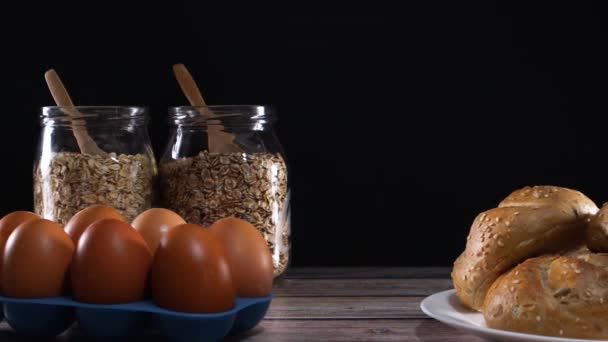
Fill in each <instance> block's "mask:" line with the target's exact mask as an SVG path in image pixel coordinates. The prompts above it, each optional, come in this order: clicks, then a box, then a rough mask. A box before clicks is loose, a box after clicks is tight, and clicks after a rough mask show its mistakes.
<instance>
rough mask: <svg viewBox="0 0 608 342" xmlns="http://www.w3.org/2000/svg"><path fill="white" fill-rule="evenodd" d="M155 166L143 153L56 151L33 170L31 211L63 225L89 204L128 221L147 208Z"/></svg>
mask: <svg viewBox="0 0 608 342" xmlns="http://www.w3.org/2000/svg"><path fill="white" fill-rule="evenodd" d="M155 176H156V166H155V165H154V163H153V161H152V159H151V158H150V157H149V156H146V155H145V154H119V155H117V154H116V153H110V154H109V155H108V156H107V157H102V156H100V155H91V154H82V153H73V152H58V153H54V154H53V155H51V156H50V158H49V160H48V161H46V162H39V163H38V164H37V165H36V166H35V170H34V210H35V212H36V213H37V214H38V215H41V216H42V217H44V218H46V219H49V220H53V221H55V222H57V223H59V224H62V225H63V224H65V223H67V221H68V220H69V219H70V218H71V217H72V216H73V215H74V214H76V213H77V212H78V211H80V210H81V209H84V208H86V207H88V206H90V205H92V204H105V205H109V206H111V207H114V208H115V209H116V210H117V211H118V212H119V213H120V214H121V215H123V217H125V219H127V220H128V221H131V220H132V219H134V218H135V217H136V216H137V215H138V214H139V213H141V212H142V211H144V210H146V209H148V208H150V206H151V202H152V197H153V185H154V179H155Z"/></svg>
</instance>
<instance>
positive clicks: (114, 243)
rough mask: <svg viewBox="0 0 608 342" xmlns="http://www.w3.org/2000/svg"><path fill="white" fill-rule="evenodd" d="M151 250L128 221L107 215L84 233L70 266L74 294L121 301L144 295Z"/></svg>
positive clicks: (94, 300)
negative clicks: (110, 217) (107, 216)
mask: <svg viewBox="0 0 608 342" xmlns="http://www.w3.org/2000/svg"><path fill="white" fill-rule="evenodd" d="M151 263H152V253H151V252H150V249H149V248H148V245H147V244H146V240H144V238H142V237H141V235H139V233H138V232H137V231H136V230H135V229H133V227H131V225H129V224H128V223H126V222H123V221H120V220H116V219H104V220H100V221H96V222H95V223H93V224H91V225H90V226H89V227H88V228H87V229H86V230H85V231H84V233H83V234H82V236H81V237H80V239H79V241H78V245H77V246H76V253H75V255H74V258H73V260H72V266H71V268H70V275H71V282H72V291H73V294H74V298H76V299H77V300H79V301H82V302H86V303H96V304H119V303H128V302H133V301H137V300H140V299H142V297H143V294H144V289H145V286H146V278H147V275H148V271H149V269H150V264H151Z"/></svg>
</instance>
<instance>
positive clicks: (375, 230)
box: [0, 0, 608, 266]
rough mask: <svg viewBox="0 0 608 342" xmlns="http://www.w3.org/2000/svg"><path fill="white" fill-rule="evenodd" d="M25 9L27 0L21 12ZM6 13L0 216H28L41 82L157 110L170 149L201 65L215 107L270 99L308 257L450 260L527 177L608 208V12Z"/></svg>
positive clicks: (456, 5)
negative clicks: (178, 74) (55, 80)
mask: <svg viewBox="0 0 608 342" xmlns="http://www.w3.org/2000/svg"><path fill="white" fill-rule="evenodd" d="M14 5H15V4H14ZM15 6H17V7H13V8H6V9H4V10H2V11H0V13H1V14H0V29H1V30H2V32H3V33H2V41H1V51H2V60H3V62H4V63H3V68H2V73H1V75H2V77H0V84H1V85H2V86H1V87H0V88H1V90H2V93H0V99H1V100H2V110H1V112H2V118H1V120H2V121H1V124H0V151H1V153H2V162H1V165H2V167H0V189H2V194H1V196H0V210H1V211H2V213H5V212H8V211H11V210H16V209H29V208H31V200H32V199H31V168H32V163H33V158H34V156H35V154H34V150H35V146H36V143H37V139H38V129H39V127H38V118H37V116H38V114H39V113H40V107H41V106H44V105H50V104H51V103H52V102H51V100H52V99H51V97H50V95H49V93H48V91H47V89H46V86H45V83H44V79H43V73H44V71H45V70H46V69H48V68H51V67H53V68H55V69H56V70H57V71H58V72H59V74H60V75H61V76H62V78H63V79H64V82H65V83H66V86H67V87H68V89H70V91H71V93H72V97H73V99H74V101H75V102H76V103H77V104H81V105H85V104H86V105H146V106H149V107H150V109H151V115H152V123H151V126H150V132H151V134H152V136H153V139H152V140H153V145H154V148H155V151H156V153H157V154H160V153H162V150H163V148H164V144H165V142H166V138H167V129H168V128H167V126H166V125H165V121H166V108H167V107H168V106H173V105H180V104H185V98H183V96H182V95H181V93H180V91H179V88H178V86H177V85H176V83H175V81H174V79H173V76H172V74H171V68H170V66H171V65H172V64H173V63H176V62H183V63H185V64H186V65H187V66H188V67H189V69H190V71H191V72H192V73H193V74H194V75H195V77H196V78H197V79H198V82H199V84H200V85H201V88H202V89H203V91H204V95H205V97H206V99H207V102H208V103H210V104H248V103H256V104H272V105H275V106H276V108H277V109H278V115H279V123H278V125H277V126H276V129H277V133H278V135H279V137H280V140H281V141H282V143H283V146H284V148H285V150H286V153H287V157H288V160H289V163H290V166H291V170H292V173H291V181H292V186H293V192H294V198H293V206H294V209H293V230H294V249H293V251H294V254H293V265H294V266H338V265H342V266H345V265H404V266H405V265H449V264H451V262H452V260H453V259H454V258H455V257H456V255H457V254H458V253H459V252H460V251H461V250H462V249H463V247H464V240H465V236H466V233H467V231H468V229H469V226H470V223H471V222H472V220H473V218H474V217H475V215H476V214H477V213H478V212H480V211H482V210H485V209H488V208H491V207H493V206H495V205H496V204H497V202H498V201H499V200H500V199H501V198H502V197H504V196H505V195H507V194H508V193H509V192H510V191H512V190H513V189H515V188H518V187H521V186H524V185H528V184H530V185H531V184H555V185H562V186H568V187H573V188H576V189H579V190H581V191H583V192H585V193H586V194H587V195H589V196H590V197H591V198H592V199H594V200H595V201H596V202H597V203H598V204H601V203H603V201H605V200H608V176H607V175H606V172H605V168H604V164H605V163H604V159H605V158H604V153H605V145H606V136H605V131H606V119H605V117H606V113H607V112H608V108H607V104H606V101H605V99H606V94H607V90H608V89H607V86H606V80H607V79H608V73H607V68H606V64H607V63H608V55H607V54H606V48H605V46H606V21H605V19H606V14H607V13H606V11H605V10H604V9H603V8H599V7H598V6H597V5H595V4H592V3H585V2H571V3H570V4H564V5H559V4H555V3H547V4H540V3H535V4H534V5H530V4H523V5H522V4H513V3H512V2H508V1H504V2H491V1H479V2H466V3H465V2H460V1H458V2H456V1H454V2H452V1H446V2H434V1H404V0H401V1H388V0H381V1H361V2H354V1H332V2H329V1H326V2H318V3H315V2H309V1H302V2H299V3H297V2H287V1H284V2H277V3H269V2H258V1H251V2H244V3H236V2H231V1H224V2H220V1H216V2H207V3H204V2H202V1H172V2H158V3H157V4H154V3H152V1H149V2H147V3H142V4H139V3H134V2H129V3H127V2H122V3H112V2H111V1H104V2H98V4H96V3H95V2H88V1H82V2H80V4H79V5H70V6H68V5H67V4H62V3H60V2H50V1H48V2H42V3H40V4H38V3H34V2H19V4H16V5H15Z"/></svg>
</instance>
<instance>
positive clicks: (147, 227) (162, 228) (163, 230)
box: [131, 208, 186, 254]
mask: <svg viewBox="0 0 608 342" xmlns="http://www.w3.org/2000/svg"><path fill="white" fill-rule="evenodd" d="M184 223H186V221H184V219H183V218H182V217H181V216H179V215H178V214H177V213H175V212H173V211H171V210H169V209H164V208H152V209H148V210H146V211H144V212H143V213H141V214H139V215H138V216H137V217H136V218H135V219H134V220H133V222H131V225H132V226H133V228H135V229H136V230H137V231H138V232H139V233H140V234H141V236H142V237H143V238H144V239H145V240H146V242H147V243H148V247H150V251H152V254H154V253H155V252H156V248H158V245H159V243H160V240H161V238H162V237H163V236H165V235H166V234H167V233H168V232H169V230H170V229H171V228H173V227H175V226H178V225H180V224H184Z"/></svg>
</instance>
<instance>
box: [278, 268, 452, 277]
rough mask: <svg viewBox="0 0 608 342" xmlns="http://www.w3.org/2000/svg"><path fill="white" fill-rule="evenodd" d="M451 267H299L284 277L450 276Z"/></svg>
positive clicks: (288, 271) (292, 269) (289, 271)
mask: <svg viewBox="0 0 608 342" xmlns="http://www.w3.org/2000/svg"><path fill="white" fill-rule="evenodd" d="M451 271H452V268H451V267H347V268H344V267H323V268H320V267H299V268H290V269H288V270H287V272H286V275H285V276H284V278H292V279H293V278H307V279H323V278H330V279H345V278H347V279H348V278H385V279H395V278H449V277H450V272H451Z"/></svg>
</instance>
